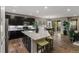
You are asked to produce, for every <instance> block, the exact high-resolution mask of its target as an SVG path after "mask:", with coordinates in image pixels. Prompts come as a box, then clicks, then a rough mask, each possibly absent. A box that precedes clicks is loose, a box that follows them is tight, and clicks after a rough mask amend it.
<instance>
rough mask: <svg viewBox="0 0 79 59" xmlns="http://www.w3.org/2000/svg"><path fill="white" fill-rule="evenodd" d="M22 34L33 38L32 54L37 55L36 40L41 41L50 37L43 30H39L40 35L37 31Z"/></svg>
mask: <svg viewBox="0 0 79 59" xmlns="http://www.w3.org/2000/svg"><path fill="white" fill-rule="evenodd" d="M22 33H24V34H25V35H27V36H28V37H30V38H31V53H37V44H36V40H40V39H42V38H46V37H49V36H50V34H49V33H48V31H47V30H45V29H42V28H40V29H39V32H38V33H36V32H35V31H22Z"/></svg>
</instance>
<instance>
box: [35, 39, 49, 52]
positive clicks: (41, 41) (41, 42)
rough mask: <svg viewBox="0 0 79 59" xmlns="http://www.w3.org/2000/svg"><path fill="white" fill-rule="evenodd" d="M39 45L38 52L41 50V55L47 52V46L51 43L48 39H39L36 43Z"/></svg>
mask: <svg viewBox="0 0 79 59" xmlns="http://www.w3.org/2000/svg"><path fill="white" fill-rule="evenodd" d="M36 43H37V52H39V50H41V53H44V52H46V51H47V48H46V47H47V45H48V44H49V42H48V41H47V40H46V39H39V40H37V41H36Z"/></svg>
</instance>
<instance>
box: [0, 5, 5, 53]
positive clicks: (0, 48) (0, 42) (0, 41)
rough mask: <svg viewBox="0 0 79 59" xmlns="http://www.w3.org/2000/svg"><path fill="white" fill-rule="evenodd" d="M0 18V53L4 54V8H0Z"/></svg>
mask: <svg viewBox="0 0 79 59" xmlns="http://www.w3.org/2000/svg"><path fill="white" fill-rule="evenodd" d="M0 10H1V17H0V22H1V23H0V52H2V53H4V52H5V7H3V6H1V9H0Z"/></svg>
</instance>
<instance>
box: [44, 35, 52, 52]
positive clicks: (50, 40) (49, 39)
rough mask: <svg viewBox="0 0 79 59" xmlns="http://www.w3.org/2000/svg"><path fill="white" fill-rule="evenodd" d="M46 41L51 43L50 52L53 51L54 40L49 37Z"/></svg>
mask: <svg viewBox="0 0 79 59" xmlns="http://www.w3.org/2000/svg"><path fill="white" fill-rule="evenodd" d="M46 40H47V41H48V42H49V45H48V48H49V52H51V50H52V49H53V38H52V37H51V36H49V37H47V38H46Z"/></svg>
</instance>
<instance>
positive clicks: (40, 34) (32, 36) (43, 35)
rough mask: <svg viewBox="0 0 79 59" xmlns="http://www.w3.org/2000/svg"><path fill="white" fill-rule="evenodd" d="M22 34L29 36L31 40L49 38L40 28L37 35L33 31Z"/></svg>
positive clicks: (47, 33) (45, 31) (46, 32)
mask: <svg viewBox="0 0 79 59" xmlns="http://www.w3.org/2000/svg"><path fill="white" fill-rule="evenodd" d="M22 33H24V34H25V35H27V36H29V37H30V38H31V39H33V40H38V39H41V38H45V37H49V36H50V34H49V32H48V31H47V30H45V29H42V28H40V29H39V32H38V33H36V32H35V31H22Z"/></svg>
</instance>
